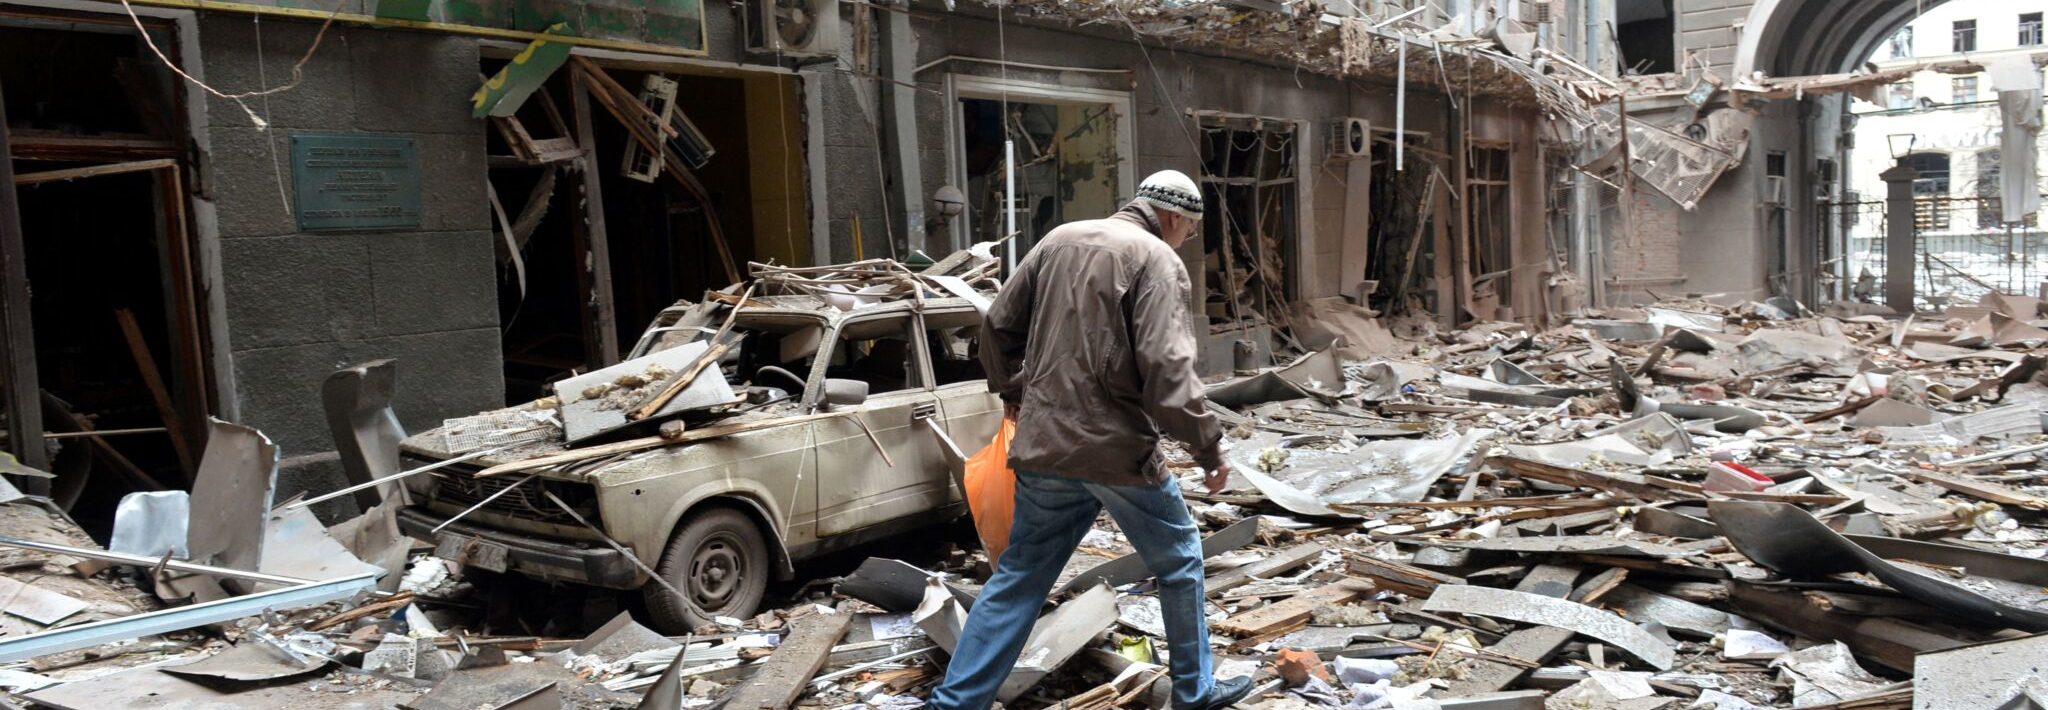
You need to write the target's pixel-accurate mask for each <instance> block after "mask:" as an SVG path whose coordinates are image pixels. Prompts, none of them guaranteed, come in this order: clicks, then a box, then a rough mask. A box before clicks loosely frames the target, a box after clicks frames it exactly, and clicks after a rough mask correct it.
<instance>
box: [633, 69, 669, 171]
mask: <svg viewBox="0 0 2048 710" xmlns="http://www.w3.org/2000/svg"><path fill="white" fill-rule="evenodd" d="M676 86H677V85H676V82H674V81H673V80H670V79H668V78H667V77H664V76H662V75H660V74H648V75H647V78H646V79H644V80H642V81H641V88H640V103H642V104H645V105H646V106H647V110H648V112H650V113H652V114H654V117H655V120H656V121H657V123H656V124H655V125H654V126H650V128H653V129H654V130H655V131H657V132H659V131H660V130H661V127H662V126H666V125H668V124H669V121H670V120H671V118H672V117H673V116H674V115H675V112H676ZM624 163H625V164H624V165H622V166H620V167H619V174H621V175H624V176H626V177H628V178H632V179H634V180H639V181H640V182H647V183H651V182H654V180H655V178H659V177H661V155H660V154H659V153H651V152H648V151H647V150H645V149H642V148H641V147H640V141H626V153H625V157H624Z"/></svg>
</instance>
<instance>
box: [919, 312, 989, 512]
mask: <svg viewBox="0 0 2048 710" xmlns="http://www.w3.org/2000/svg"><path fill="white" fill-rule="evenodd" d="M920 321H921V324H922V325H923V327H924V332H925V337H924V338H923V340H924V343H925V351H926V353H927V360H928V361H929V362H930V363H931V370H932V376H933V379H932V384H933V389H932V394H934V395H936V396H937V398H938V401H939V415H940V417H942V419H943V422H942V424H943V429H944V431H945V432H946V436H947V437H948V438H950V439H951V440H952V441H953V443H954V444H955V445H957V446H959V447H960V451H961V453H962V454H964V455H966V456H973V455H974V454H975V453H976V452H979V451H981V450H982V449H983V448H984V447H987V446H988V445H989V442H990V441H991V440H993V439H994V438H995V435H996V428H997V427H998V426H1000V425H1001V424H1002V421H1003V400H1002V398H1000V397H997V396H996V395H995V393H993V392H990V391H988V376H987V375H986V374H985V373H983V372H982V369H981V359H980V358H979V357H978V351H977V350H976V349H975V341H976V340H977V338H978V336H979V334H980V333H979V331H980V329H981V313H980V312H978V311H975V310H974V309H973V308H971V307H959V308H954V309H948V310H940V311H933V312H927V313H925V314H924V315H923V317H922V318H920ZM934 436H936V435H934ZM964 465H965V461H954V462H953V467H954V468H956V469H958V468H961V467H963V466H964ZM963 494H964V491H958V490H955V491H954V499H956V500H960V499H963V498H962V495H963Z"/></svg>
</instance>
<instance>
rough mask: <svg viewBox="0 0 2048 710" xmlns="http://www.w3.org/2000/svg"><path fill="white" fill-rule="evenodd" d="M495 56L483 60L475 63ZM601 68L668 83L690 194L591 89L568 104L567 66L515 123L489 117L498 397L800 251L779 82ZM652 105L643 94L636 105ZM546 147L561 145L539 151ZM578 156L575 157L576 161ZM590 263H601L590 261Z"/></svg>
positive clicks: (794, 165)
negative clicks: (632, 156) (750, 267)
mask: <svg viewBox="0 0 2048 710" xmlns="http://www.w3.org/2000/svg"><path fill="white" fill-rule="evenodd" d="M500 64H502V62H498V61H491V62H486V66H485V67H484V70H485V71H486V72H487V73H488V72H492V71H496V70H497V68H498V66H499V65H500ZM603 71H604V72H605V74H604V75H605V76H606V77H609V79H610V80H611V81H613V82H616V84H617V85H619V86H620V87H623V88H624V89H625V90H627V91H629V92H640V94H641V95H642V96H643V97H653V96H657V95H660V94H666V93H667V91H668V90H669V89H670V88H672V89H673V95H674V97H675V99H674V102H673V113H672V114H670V115H671V117H672V118H671V125H673V126H677V127H679V128H680V127H685V126H687V128H682V130H683V131H684V132H687V133H690V134H692V136H693V138H692V139H691V141H690V143H691V144H692V145H694V146H700V147H708V148H709V149H710V150H709V152H708V155H703V154H699V153H694V152H686V153H685V157H686V159H687V160H688V162H690V163H692V165H690V166H689V168H688V175H689V178H688V179H689V180H694V181H695V182H696V183H697V184H699V185H701V186H702V188H703V194H702V195H701V196H700V195H699V194H697V193H696V191H695V190H693V189H690V188H687V187H686V186H685V185H686V183H685V182H684V181H683V180H680V179H678V175H677V174H676V171H675V170H674V169H672V168H670V169H664V170H662V171H659V172H656V173H652V174H650V173H649V172H648V161H646V160H638V161H635V160H629V156H628V153H629V150H628V149H629V146H631V147H635V148H637V145H638V144H637V142H636V141H635V140H634V139H633V137H632V136H631V135H630V133H629V132H628V130H627V129H626V126H625V124H623V123H621V122H620V120H619V119H618V118H616V117H614V116H613V114H612V113H611V112H610V111H609V110H607V108H606V107H605V105H604V103H603V102H602V101H600V100H599V99H598V98H597V97H595V96H593V97H591V98H590V99H588V100H586V101H585V103H584V106H582V107H578V105H577V98H576V96H575V95H574V93H573V91H574V89H575V86H574V85H575V78H574V77H575V73H576V71H575V69H574V65H573V64H572V65H571V66H565V67H564V68H563V69H561V70H559V71H557V72H556V74H555V76H554V77H552V78H551V79H549V81H548V82H547V84H546V85H545V86H544V87H543V88H542V89H541V90H540V91H538V92H536V93H535V95H534V96H533V97H532V99H530V100H529V101H527V102H526V104H525V105H523V106H522V107H521V108H520V111H519V113H518V115H517V116H516V117H515V119H516V127H515V126H514V125H513V124H512V123H508V122H505V121H502V120H500V121H498V122H497V128H496V129H495V130H493V131H492V132H491V136H490V144H489V145H490V153H491V156H492V157H491V166H492V170H491V174H490V179H491V187H492V190H493V192H494V193H495V194H496V196H497V198H498V200H499V203H500V204H501V205H502V206H503V208H504V213H503V215H504V217H505V219H506V221H508V222H509V225H508V224H505V223H500V224H499V225H498V228H499V235H498V236H499V257H500V258H499V264H500V268H499V270H498V273H499V276H500V279H499V289H498V304H499V324H500V327H501V329H502V330H503V341H504V353H505V388H506V393H505V394H506V399H507V401H510V402H524V401H528V400H532V399H536V398H538V397H540V396H543V395H545V394H547V390H548V386H549V385H550V384H551V383H553V382H555V381H556V380H560V379H562V378H564V377H567V376H569V375H571V374H575V373H579V372H588V371H589V370H592V369H596V368H600V367H604V366H606V365H610V364H613V363H615V362H617V361H618V360H619V359H620V358H621V357H622V356H623V355H625V354H628V353H630V352H631V351H632V350H633V347H634V345H635V344H636V342H637V341H638V340H639V338H640V335H641V333H642V331H643V330H644V329H645V328H646V327H647V325H648V323H650V322H651V321H653V320H654V318H655V316H656V315H657V314H659V313H660V311H661V310H662V309H663V308H667V307H669V306H672V305H674V304H675V303H676V302H677V301H678V300H693V301H694V300H699V299H701V298H703V297H704V293H705V292H706V291H709V290H717V289H723V288H725V287H727V286H729V285H731V284H732V283H733V282H734V281H735V278H734V275H735V274H738V275H741V276H743V275H744V274H745V271H746V265H747V263H748V262H749V261H760V262H771V263H781V264H791V263H804V262H806V261H807V260H808V259H809V236H808V235H809V221H808V215H809V212H808V209H809V208H808V206H807V205H806V202H805V200H806V197H807V196H806V193H805V188H804V184H805V183H804V176H803V172H802V167H803V164H802V155H803V127H802V123H801V112H800V107H801V106H802V105H803V102H802V99H801V97H800V96H799V95H798V94H797V90H796V82H795V80H794V79H792V78H790V77H786V76H778V75H766V74H758V73H755V74H744V73H739V72H718V73H710V74H701V75H700V74H686V73H675V72H660V73H657V72H649V71H641V70H632V69H618V68H610V69H604V70H603ZM668 82H673V83H672V84H669V83H668ZM650 87H663V88H661V89H660V90H658V91H654V90H653V89H651V88H650ZM593 90H595V89H593ZM650 91H653V93H650ZM663 102H664V100H663V99H659V98H649V105H657V106H658V105H660V104H661V103H663ZM586 120H587V122H588V123H587V126H586V125H585V124H584V121H586ZM527 139H532V141H533V142H535V143H537V144H539V145H540V146H541V149H540V150H539V153H540V154H541V156H542V158H543V159H541V160H534V159H531V158H528V157H521V156H529V155H531V154H533V153H534V152H535V151H534V150H533V149H532V148H531V147H529V146H514V145H513V144H512V142H514V141H520V142H525V141H527ZM672 144H673V143H672ZM551 146H553V147H564V150H565V151H566V152H556V153H554V154H552V155H550V154H549V150H548V149H549V148H550V147H551ZM585 151H587V152H588V154H589V157H588V158H587V159H584V158H580V157H578V156H579V155H582V154H583V152H585ZM642 155H644V153H642ZM700 157H701V158H702V159H701V160H698V158H700ZM586 165H587V166H589V167H588V168H586V167H585V166H586ZM636 176H637V177H636ZM593 183H594V184H595V188H596V189H592V187H593V185H592V184H593ZM705 198H708V200H707V199H705ZM713 219H715V220H716V222H717V224H718V229H717V234H714V232H713V228H712V221H713ZM508 231H509V232H510V233H511V235H510V239H509V241H511V242H515V243H517V244H518V249H517V251H518V254H519V259H518V261H519V265H518V266H515V265H514V263H513V259H512V250H511V249H508V248H507V247H506V242H507V241H508V239H507V237H506V232H508ZM721 235H722V240H723V242H724V248H723V249H721V248H720V241H721ZM600 254H602V255H604V256H602V257H600V256H598V255H600ZM728 255H729V258H730V262H728V261H727V259H728ZM599 259H602V262H603V266H605V267H606V268H603V269H600V268H596V267H597V266H598V263H597V262H598V260H599ZM728 263H730V264H731V269H728ZM522 268H523V271H524V275H523V283H522V278H521V270H522Z"/></svg>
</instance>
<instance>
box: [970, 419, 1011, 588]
mask: <svg viewBox="0 0 2048 710" xmlns="http://www.w3.org/2000/svg"><path fill="white" fill-rule="evenodd" d="M1016 433H1017V423H1016V422H1014V421H1011V420H1010V419H1008V418H1007V417H1006V418H1004V419H1003V425H1002V427H1001V428H998V429H996V438H995V440H994V441H991V442H989V443H988V446H984V447H982V449H981V451H979V452H976V453H975V454H974V456H972V457H970V458H968V459H967V510H968V512H969V513H972V514H973V515H974V531H975V532H976V533H979V534H980V535H981V546H982V549H985V550H987V551H988V566H989V568H990V569H994V568H995V566H996V560H998V559H1000V558H1001V557H1002V556H1003V549H1004V548H1007V547H1009V546H1010V519H1011V518H1012V517H1013V516H1015V515H1016V513H1017V473H1016V472H1015V471H1011V470H1010V437H1012V436H1015V435H1016Z"/></svg>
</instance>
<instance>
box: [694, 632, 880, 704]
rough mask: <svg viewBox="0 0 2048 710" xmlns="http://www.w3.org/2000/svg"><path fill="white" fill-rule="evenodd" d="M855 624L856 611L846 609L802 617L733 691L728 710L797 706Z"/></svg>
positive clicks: (728, 702)
mask: <svg viewBox="0 0 2048 710" xmlns="http://www.w3.org/2000/svg"><path fill="white" fill-rule="evenodd" d="M852 625H853V614H851V613H849V612H843V611H837V612H831V613H824V612H820V613H817V614H812V615H810V616H806V617H804V618H802V619H798V620H797V621H796V623H795V624H793V625H791V629H790V632H789V635H788V636H786V637H783V639H782V644H781V645H779V646H776V647H775V654H774V655H772V656H769V657H768V660H767V662H766V663H763V664H762V665H761V669H760V670H759V671H756V672H755V673H754V676H753V677H752V678H749V679H747V682H746V683H745V684H742V685H741V686H739V687H738V688H737V689H735V690H734V691H733V693H732V695H731V696H730V699H729V700H727V701H726V703H725V710H781V709H782V708H787V707H790V706H793V705H795V704H796V699H797V697H798V696H801V695H803V692H804V688H806V687H808V686H809V685H810V683H811V677H812V676H815V675H817V674H818V670H819V669H821V668H824V667H825V659H826V658H827V657H829V656H831V655H832V647H833V646H836V645H838V644H839V638H840V637H842V636H845V635H846V629H847V628H848V627H849V626H852Z"/></svg>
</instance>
